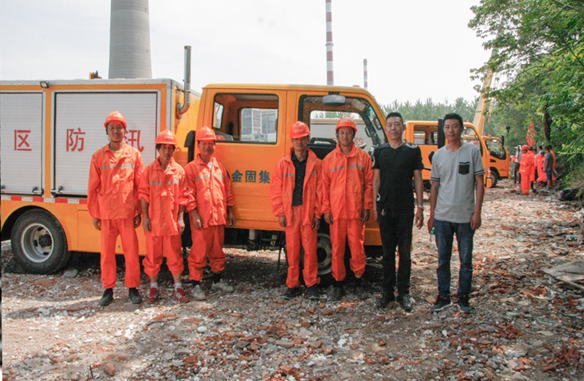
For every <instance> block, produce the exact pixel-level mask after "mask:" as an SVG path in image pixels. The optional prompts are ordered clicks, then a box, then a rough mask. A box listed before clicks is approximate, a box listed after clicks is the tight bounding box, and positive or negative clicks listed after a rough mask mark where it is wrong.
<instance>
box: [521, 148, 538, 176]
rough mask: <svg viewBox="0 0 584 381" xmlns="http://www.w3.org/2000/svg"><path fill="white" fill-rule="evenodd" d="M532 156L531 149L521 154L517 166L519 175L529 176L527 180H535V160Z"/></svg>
mask: <svg viewBox="0 0 584 381" xmlns="http://www.w3.org/2000/svg"><path fill="white" fill-rule="evenodd" d="M533 156H534V155H533V152H532V151H528V152H527V153H525V154H523V156H522V157H521V165H520V167H519V173H521V176H529V181H535V161H534V158H533Z"/></svg>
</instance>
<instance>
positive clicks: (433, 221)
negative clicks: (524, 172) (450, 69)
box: [428, 113, 485, 313]
mask: <svg viewBox="0 0 584 381" xmlns="http://www.w3.org/2000/svg"><path fill="white" fill-rule="evenodd" d="M463 131H464V124H463V122H462V118H461V117H460V115H458V114H454V113H452V114H447V115H446V116H445V117H444V134H445V135H446V138H447V139H448V144H447V145H445V146H444V147H442V148H440V149H439V150H438V151H436V154H435V155H434V157H433V159H432V174H431V175H430V181H431V182H432V192H431V194H430V218H429V219H428V231H429V232H430V231H431V230H432V228H435V231H436V244H437V246H438V270H437V275H438V294H439V295H438V298H437V299H436V304H434V306H433V307H432V312H438V311H441V310H443V309H445V308H447V307H450V306H451V305H452V302H451V300H450V259H451V257H452V242H453V238H454V234H455V233H456V240H457V242H458V253H459V257H460V272H459V274H458V295H457V297H458V307H459V308H460V310H461V311H462V312H465V313H468V312H470V311H471V308H470V304H469V295H470V293H471V287H472V286H471V283H472V247H473V237H474V232H475V230H477V229H478V228H479V227H480V226H481V209H482V205H483V195H484V192H485V188H484V182H483V181H484V179H483V177H484V175H485V171H484V168H483V163H482V159H481V152H480V150H479V147H477V146H475V145H473V144H468V143H464V142H463V140H462V133H463ZM475 193H476V202H475Z"/></svg>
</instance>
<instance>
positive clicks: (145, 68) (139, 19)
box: [108, 0, 152, 79]
mask: <svg viewBox="0 0 584 381" xmlns="http://www.w3.org/2000/svg"><path fill="white" fill-rule="evenodd" d="M148 9H149V7H148V0H112V2H111V21H110V23H111V25H110V61H109V73H108V77H109V78H110V79H112V78H152V63H151V59H150V15H149V10H148Z"/></svg>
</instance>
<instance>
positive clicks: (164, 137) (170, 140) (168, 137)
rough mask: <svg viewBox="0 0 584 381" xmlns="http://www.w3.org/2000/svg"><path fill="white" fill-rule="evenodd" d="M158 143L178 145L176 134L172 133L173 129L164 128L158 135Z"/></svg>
mask: <svg viewBox="0 0 584 381" xmlns="http://www.w3.org/2000/svg"><path fill="white" fill-rule="evenodd" d="M158 144H168V145H171V146H175V147H176V146H177V145H178V144H177V143H176V136H174V134H173V133H172V131H168V130H164V131H162V132H161V133H159V134H158V136H157V137H156V145H158Z"/></svg>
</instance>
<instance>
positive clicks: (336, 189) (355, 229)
mask: <svg viewBox="0 0 584 381" xmlns="http://www.w3.org/2000/svg"><path fill="white" fill-rule="evenodd" d="M336 133H337V140H338V142H339V144H338V146H337V148H335V150H334V151H332V152H331V153H329V154H328V155H327V156H326V157H325V158H324V160H323V163H322V175H323V176H322V183H321V184H322V212H323V214H324V219H325V221H326V222H327V223H328V224H329V226H330V235H331V241H332V251H333V258H332V273H333V277H334V278H335V280H336V282H335V285H334V288H333V293H332V295H331V299H332V300H340V299H341V298H342V297H343V294H344V290H343V284H342V282H343V280H344V279H345V276H346V270H345V262H344V256H345V241H346V240H347V239H348V241H349V248H350V249H351V262H350V264H351V270H352V271H353V273H354V274H355V277H356V278H357V282H356V287H355V294H356V295H357V296H358V297H359V298H367V297H368V295H367V293H366V292H365V290H364V289H363V282H362V279H361V278H362V276H363V273H365V264H366V258H365V248H364V246H363V245H364V242H365V223H367V221H369V216H370V211H371V208H372V207H373V168H372V162H371V156H369V154H368V153H367V152H365V151H363V150H362V149H361V148H358V147H357V146H355V144H354V143H353V139H354V138H355V134H356V133H357V126H356V125H355V122H354V121H353V120H352V119H351V118H348V117H343V118H341V120H339V122H338V123H337V128H336Z"/></svg>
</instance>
